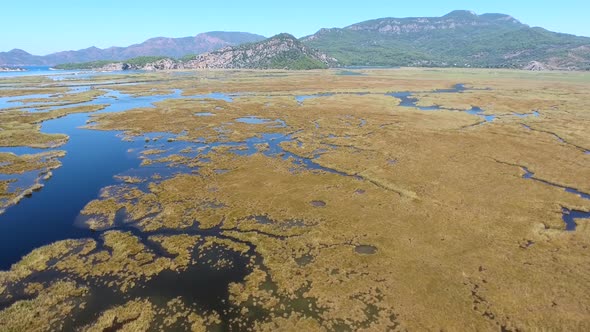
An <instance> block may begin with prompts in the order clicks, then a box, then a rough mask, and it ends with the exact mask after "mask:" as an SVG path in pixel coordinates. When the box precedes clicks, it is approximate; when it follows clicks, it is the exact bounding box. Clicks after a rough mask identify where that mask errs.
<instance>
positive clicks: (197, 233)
mask: <svg viewBox="0 0 590 332" xmlns="http://www.w3.org/2000/svg"><path fill="white" fill-rule="evenodd" d="M589 88H590V75H589V74H588V73H581V72H580V73H576V72H570V73H561V72H550V73H547V72H543V73H531V72H522V71H510V70H485V69H437V70H432V69H431V70H423V69H406V68H397V69H372V68H366V69H364V68H361V69H354V71H343V70H317V71H271V70H268V71H246V70H243V71H236V70H209V71H206V70H203V71H190V72H182V73H179V72H157V73H116V74H101V75H77V76H65V77H61V78H60V79H58V80H56V79H52V78H51V77H46V76H34V77H15V78H0V252H1V253H2V255H1V257H0V269H1V270H2V271H0V330H9V331H30V330H38V331H43V330H47V331H53V330H80V331H119V330H120V331H157V330H180V331H183V330H187V331H225V330H230V331H242V330H243V331H276V330H304V331H385V330H400V331H403V330H464V329H468V330H502V331H523V330H536V329H538V330H587V329H588V328H590V309H589V308H590V291H589V290H588V284H590V265H588V264H587V263H588V261H589V259H590V249H589V246H590V226H589V225H590V154H589V153H588V151H590V135H588V133H590V92H589V91H590V89H589Z"/></svg>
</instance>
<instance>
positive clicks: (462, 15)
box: [302, 11, 590, 70]
mask: <svg viewBox="0 0 590 332" xmlns="http://www.w3.org/2000/svg"><path fill="white" fill-rule="evenodd" d="M302 41H303V42H304V44H306V45H308V46H310V47H314V48H317V49H319V50H321V51H323V52H326V53H327V54H330V55H331V56H334V57H335V58H337V59H338V60H339V61H340V62H341V63H342V64H344V65H377V66H442V67H449V66H458V67H505V68H527V67H528V68H533V69H582V70H587V69H590V38H586V37H577V36H573V35H567V34H560V33H555V32H550V31H547V30H545V29H542V28H532V27H529V26H527V25H525V24H522V23H521V22H519V21H518V20H517V19H515V18H513V17H511V16H509V15H505V14H483V15H477V14H475V13H473V12H470V11H454V12H451V13H449V14H447V15H445V16H443V17H416V18H381V19H376V20H370V21H366V22H361V23H357V24H353V25H350V26H348V27H345V28H333V29H322V30H320V31H318V32H317V33H316V34H314V35H311V36H308V37H305V38H303V39H302Z"/></svg>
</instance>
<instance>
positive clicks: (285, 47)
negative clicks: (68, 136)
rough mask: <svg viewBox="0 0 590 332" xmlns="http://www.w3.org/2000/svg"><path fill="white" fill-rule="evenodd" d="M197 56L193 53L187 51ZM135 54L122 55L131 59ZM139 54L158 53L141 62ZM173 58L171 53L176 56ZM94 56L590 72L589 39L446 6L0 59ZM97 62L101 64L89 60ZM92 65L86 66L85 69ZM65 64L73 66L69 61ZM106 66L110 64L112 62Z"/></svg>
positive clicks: (248, 64) (164, 63)
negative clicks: (267, 33) (324, 25)
mask: <svg viewBox="0 0 590 332" xmlns="http://www.w3.org/2000/svg"><path fill="white" fill-rule="evenodd" d="M186 55H198V56H186ZM138 56H139V57H142V58H141V59H139V60H137V59H136V60H133V61H130V63H128V64H127V66H126V65H125V64H124V61H129V60H128V59H131V58H135V57H138ZM145 56H163V57H168V58H171V59H161V58H157V59H154V61H157V63H155V62H153V63H147V62H146V60H149V58H145ZM180 58H182V59H181V60H182V61H180V60H178V59H180ZM97 60H110V61H111V62H113V61H116V62H117V63H118V65H116V66H115V67H116V68H124V67H128V68H136V67H142V68H151V69H156V70H157V69H159V68H163V69H171V67H172V68H181V67H182V68H289V69H309V68H323V67H326V66H330V67H334V66H427V67H483V68H486V67H489V68H521V69H531V70H545V69H562V70H590V38H588V37H578V36H574V35H568V34H563V33H556V32H551V31H548V30H545V29H543V28H538V27H529V26H528V25H526V24H523V23H521V22H520V21H518V20H517V19H515V18H513V17H511V16H509V15H505V14H483V15H477V14H475V13H473V12H470V11H465V10H458V11H453V12H451V13H449V14H447V15H445V16H442V17H413V18H381V19H376V20H370V21H365V22H361V23H356V24H353V25H350V26H347V27H344V28H331V29H321V30H319V31H318V32H317V33H315V34H313V35H311V36H306V37H304V38H301V39H300V40H298V41H297V40H296V39H294V38H293V37H292V36H290V35H288V34H281V35H278V36H275V37H272V38H270V39H267V40H264V37H262V36H259V35H253V34H249V33H243V32H208V33H204V34H200V35H197V36H195V37H186V38H153V39H149V40H147V41H145V42H144V43H141V44H137V45H132V46H129V47H111V48H108V49H104V50H101V49H98V48H89V49H85V50H80V51H68V52H59V53H54V54H50V55H47V56H43V57H40V56H34V55H30V54H28V53H26V52H24V51H22V50H12V51H10V52H4V53H0V65H4V66H6V65H42V64H45V65H55V64H59V63H66V62H67V63H72V62H73V63H76V62H88V61H97ZM95 65H96V66H98V67H103V66H104V65H105V62H104V61H102V62H98V63H96V64H95ZM88 66H94V65H93V64H85V67H81V68H88ZM70 67H75V66H72V65H70ZM111 67H112V66H111Z"/></svg>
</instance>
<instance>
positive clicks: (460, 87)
mask: <svg viewBox="0 0 590 332" xmlns="http://www.w3.org/2000/svg"><path fill="white" fill-rule="evenodd" d="M465 90H467V88H466V87H465V85H464V84H455V86H454V87H452V88H450V89H438V90H434V91H432V92H431V93H462V92H463V91H465ZM414 93H415V92H409V91H405V92H392V93H388V94H386V95H388V96H392V97H395V98H397V99H399V100H400V103H399V106H402V107H411V108H417V109H419V110H421V111H441V110H447V111H454V110H453V109H450V108H445V107H440V106H439V105H432V106H418V105H417V103H418V98H416V97H414ZM465 112H466V113H468V114H471V115H477V116H479V117H481V118H483V120H484V121H485V122H491V121H494V120H495V119H496V116H495V115H486V114H484V113H485V111H484V110H482V109H481V108H479V107H472V108H471V109H470V110H467V111H465ZM537 115H538V113H537V114H536V115H535V116H537Z"/></svg>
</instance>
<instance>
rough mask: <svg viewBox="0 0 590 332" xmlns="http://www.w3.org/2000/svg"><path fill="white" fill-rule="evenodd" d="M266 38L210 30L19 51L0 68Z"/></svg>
mask: <svg viewBox="0 0 590 332" xmlns="http://www.w3.org/2000/svg"><path fill="white" fill-rule="evenodd" d="M265 38H266V37H264V36H260V35H256V34H252V33H247V32H224V31H211V32H205V33H201V34H198V35H196V36H194V37H184V38H166V37H156V38H151V39H148V40H146V41H144V42H143V43H140V44H134V45H131V46H128V47H109V48H105V49H100V48H97V47H89V48H86V49H82V50H77V51H63V52H57V53H52V54H48V55H45V56H38V55H32V54H29V53H27V52H26V51H23V50H20V49H13V50H11V51H9V52H0V65H12V66H24V65H46V66H53V65H57V64H61V63H73V62H89V61H98V60H113V61H117V60H127V59H131V58H135V57H139V56H166V57H172V58H178V57H182V56H184V55H187V54H200V53H205V52H210V51H214V50H218V49H220V48H222V47H225V46H233V45H240V44H243V43H250V42H256V41H260V40H263V39H265Z"/></svg>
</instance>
